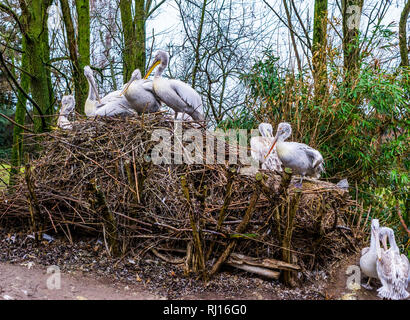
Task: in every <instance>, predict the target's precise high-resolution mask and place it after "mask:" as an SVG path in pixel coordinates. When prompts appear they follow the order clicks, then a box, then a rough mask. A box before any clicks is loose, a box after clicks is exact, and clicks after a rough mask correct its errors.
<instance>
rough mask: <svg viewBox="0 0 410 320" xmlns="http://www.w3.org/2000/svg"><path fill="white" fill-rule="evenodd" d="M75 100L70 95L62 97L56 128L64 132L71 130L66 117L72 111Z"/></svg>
mask: <svg viewBox="0 0 410 320" xmlns="http://www.w3.org/2000/svg"><path fill="white" fill-rule="evenodd" d="M74 108H75V100H74V97H73V96H72V95H68V96H63V98H62V99H61V109H60V114H59V116H58V119H57V126H58V127H60V128H61V129H64V130H72V129H73V126H72V124H71V122H70V120H68V116H69V115H70V114H71V113H72V112H73V111H74Z"/></svg>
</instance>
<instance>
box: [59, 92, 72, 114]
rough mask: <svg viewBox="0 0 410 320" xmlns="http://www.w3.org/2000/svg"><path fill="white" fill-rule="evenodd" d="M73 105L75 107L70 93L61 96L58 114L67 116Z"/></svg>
mask: <svg viewBox="0 0 410 320" xmlns="http://www.w3.org/2000/svg"><path fill="white" fill-rule="evenodd" d="M74 107H75V100H74V97H73V96H72V95H69V96H63V98H62V99H61V110H60V114H62V115H65V116H67V115H69V114H70V113H71V112H73V110H74Z"/></svg>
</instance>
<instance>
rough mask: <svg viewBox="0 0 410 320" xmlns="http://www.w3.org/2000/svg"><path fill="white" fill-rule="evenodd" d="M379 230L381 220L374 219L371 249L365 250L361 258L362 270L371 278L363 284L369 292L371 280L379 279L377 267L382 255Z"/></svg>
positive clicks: (371, 232) (371, 228) (371, 229)
mask: <svg viewBox="0 0 410 320" xmlns="http://www.w3.org/2000/svg"><path fill="white" fill-rule="evenodd" d="M379 229H380V225H379V220H378V219H373V220H372V223H371V227H370V247H366V248H363V249H362V254H361V257H360V269H361V270H362V272H363V273H364V274H365V275H366V276H367V277H369V280H368V281H367V284H362V287H364V288H366V289H368V290H371V289H372V287H371V286H370V281H371V279H378V278H379V276H378V274H377V266H376V263H377V257H378V256H380V255H381V249H380V240H379V239H380V238H379Z"/></svg>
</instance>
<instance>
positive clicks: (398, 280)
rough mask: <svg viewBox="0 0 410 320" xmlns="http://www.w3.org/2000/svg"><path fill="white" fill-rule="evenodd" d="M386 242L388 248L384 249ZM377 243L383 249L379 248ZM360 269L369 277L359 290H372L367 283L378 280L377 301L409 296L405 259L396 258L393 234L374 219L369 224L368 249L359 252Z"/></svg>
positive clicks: (409, 271)
mask: <svg viewBox="0 0 410 320" xmlns="http://www.w3.org/2000/svg"><path fill="white" fill-rule="evenodd" d="M387 239H389V244H390V248H388V247H387ZM380 241H382V243H383V248H381V247H380ZM360 268H361V270H362V272H363V273H364V274H365V275H366V276H367V277H369V280H368V282H367V284H365V285H363V287H365V288H367V289H372V288H371V287H370V285H369V284H370V281H371V279H379V280H380V282H381V283H382V287H380V288H379V289H378V290H377V292H378V296H379V297H381V298H384V299H392V300H401V299H407V298H408V297H409V296H410V294H409V293H408V292H407V291H406V289H407V286H408V284H409V281H410V263H409V259H408V258H407V257H406V256H405V255H404V254H400V250H399V247H398V246H397V244H396V240H395V237H394V232H393V230H392V229H390V228H387V227H380V224H379V220H378V219H373V220H372V222H371V231H370V247H366V248H363V249H362V253H361V258H360Z"/></svg>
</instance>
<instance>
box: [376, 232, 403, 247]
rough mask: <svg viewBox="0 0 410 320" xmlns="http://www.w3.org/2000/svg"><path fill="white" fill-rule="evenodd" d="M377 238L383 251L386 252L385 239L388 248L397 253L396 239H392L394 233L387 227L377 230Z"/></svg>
mask: <svg viewBox="0 0 410 320" xmlns="http://www.w3.org/2000/svg"><path fill="white" fill-rule="evenodd" d="M379 237H380V239H381V241H382V243H383V247H384V250H387V249H388V248H387V238H389V244H390V248H393V250H395V251H399V248H398V247H397V243H396V239H395V237H394V231H393V229H391V228H388V227H382V228H380V230H379Z"/></svg>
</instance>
